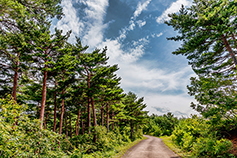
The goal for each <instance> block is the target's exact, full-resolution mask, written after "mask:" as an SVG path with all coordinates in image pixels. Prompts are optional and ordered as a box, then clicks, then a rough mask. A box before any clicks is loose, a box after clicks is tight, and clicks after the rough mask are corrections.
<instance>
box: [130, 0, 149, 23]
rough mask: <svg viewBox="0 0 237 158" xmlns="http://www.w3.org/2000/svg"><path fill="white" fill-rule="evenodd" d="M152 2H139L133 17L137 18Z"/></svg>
mask: <svg viewBox="0 0 237 158" xmlns="http://www.w3.org/2000/svg"><path fill="white" fill-rule="evenodd" d="M150 2H151V0H147V1H146V2H144V3H143V4H141V2H139V3H138V5H137V8H136V11H135V12H134V14H133V18H134V19H136V18H137V17H138V16H139V15H140V14H141V13H142V11H143V10H146V8H147V6H148V4H149V3H150Z"/></svg>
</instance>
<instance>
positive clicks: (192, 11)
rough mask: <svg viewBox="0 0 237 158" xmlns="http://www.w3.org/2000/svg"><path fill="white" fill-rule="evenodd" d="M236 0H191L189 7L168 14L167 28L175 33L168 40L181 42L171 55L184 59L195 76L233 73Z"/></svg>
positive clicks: (234, 63) (234, 68) (234, 65)
mask: <svg viewBox="0 0 237 158" xmlns="http://www.w3.org/2000/svg"><path fill="white" fill-rule="evenodd" d="M236 14H237V10H236V1H227V0H220V1H216V0H194V4H193V5H192V6H191V7H190V8H184V7H183V6H182V8H181V9H180V11H179V13H177V14H175V13H174V14H170V15H169V16H170V17H171V20H170V21H167V22H166V24H167V25H168V26H172V27H173V28H174V29H175V30H177V31H178V32H179V35H177V36H176V37H172V38H168V39H169V40H175V41H183V44H182V46H181V47H180V48H179V49H177V50H176V51H174V52H173V54H176V55H178V54H181V55H185V56H187V59H188V60H189V64H190V65H191V66H192V68H193V70H194V71H195V72H196V73H197V74H202V75H205V74H210V75H215V74H218V73H222V74H224V75H230V74H233V73H234V74H235V70H236V65H237V60H236V56H235V51H234V50H235V49H236V39H235V37H236V21H237V16H236Z"/></svg>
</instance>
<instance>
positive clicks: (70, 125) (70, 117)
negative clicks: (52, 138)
mask: <svg viewBox="0 0 237 158" xmlns="http://www.w3.org/2000/svg"><path fill="white" fill-rule="evenodd" d="M69 130H70V138H72V116H71V113H69Z"/></svg>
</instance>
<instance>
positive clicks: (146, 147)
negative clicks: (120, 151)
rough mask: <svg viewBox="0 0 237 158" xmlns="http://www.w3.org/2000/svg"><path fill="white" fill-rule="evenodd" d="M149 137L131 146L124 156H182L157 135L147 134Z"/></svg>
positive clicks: (157, 157) (173, 157) (131, 157)
mask: <svg viewBox="0 0 237 158" xmlns="http://www.w3.org/2000/svg"><path fill="white" fill-rule="evenodd" d="M145 137H147V139H145V140H142V141H140V142H139V143H138V144H136V145H134V146H133V147H131V148H130V149H129V150H128V151H127V152H126V153H125V154H124V155H123V157H122V158H180V156H178V155H177V154H175V153H174V152H173V151H172V150H170V149H169V148H168V147H167V146H166V145H165V144H164V143H163V141H162V139H160V138H157V137H152V136H148V135H145Z"/></svg>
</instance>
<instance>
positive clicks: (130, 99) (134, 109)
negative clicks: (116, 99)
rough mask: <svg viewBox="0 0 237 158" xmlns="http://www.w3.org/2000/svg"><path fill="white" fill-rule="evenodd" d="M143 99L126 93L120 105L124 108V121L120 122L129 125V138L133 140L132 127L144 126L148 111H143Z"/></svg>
mask: <svg viewBox="0 0 237 158" xmlns="http://www.w3.org/2000/svg"><path fill="white" fill-rule="evenodd" d="M143 101H144V98H138V97H137V96H136V94H134V93H132V92H128V94H127V95H126V96H125V97H124V99H123V101H122V103H123V104H124V105H125V107H124V116H125V119H123V120H121V121H123V122H125V123H126V124H130V128H131V129H130V138H131V139H134V133H135V132H134V127H136V126H137V125H144V124H145V122H146V119H145V118H146V117H147V113H148V111H144V109H145V108H146V104H144V103H143Z"/></svg>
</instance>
